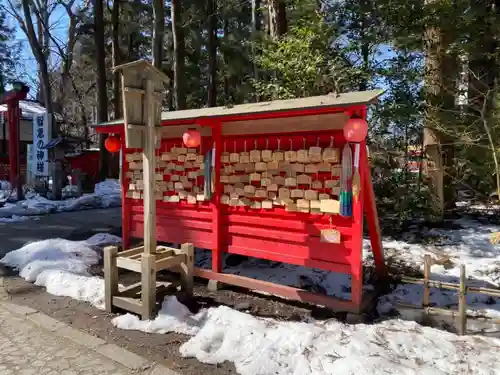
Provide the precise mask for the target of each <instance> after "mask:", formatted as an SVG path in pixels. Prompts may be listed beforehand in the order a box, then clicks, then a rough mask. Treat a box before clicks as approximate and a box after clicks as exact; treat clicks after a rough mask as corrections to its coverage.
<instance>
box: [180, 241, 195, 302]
mask: <svg viewBox="0 0 500 375" xmlns="http://www.w3.org/2000/svg"><path fill="white" fill-rule="evenodd" d="M181 252H182V253H183V254H184V255H185V257H184V262H182V263H181V274H180V275H181V285H182V288H183V289H184V291H185V292H186V293H188V294H193V285H194V282H193V270H194V245H193V244H192V243H184V244H182V245H181Z"/></svg>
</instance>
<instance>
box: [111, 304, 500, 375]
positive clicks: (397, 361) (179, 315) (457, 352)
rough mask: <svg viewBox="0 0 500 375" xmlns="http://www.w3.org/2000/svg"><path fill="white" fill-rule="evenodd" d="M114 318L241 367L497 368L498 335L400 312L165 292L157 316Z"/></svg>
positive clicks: (293, 373)
mask: <svg viewBox="0 0 500 375" xmlns="http://www.w3.org/2000/svg"><path fill="white" fill-rule="evenodd" d="M113 324H115V325H116V326H117V327H118V328H121V329H133V330H141V331H145V332H156V333H166V332H178V333H184V334H187V335H190V336H191V337H190V338H189V340H188V341H187V342H186V343H184V344H183V345H182V346H181V347H180V353H181V355H182V356H184V357H195V358H196V359H198V360H199V361H201V362H204V363H209V364H217V363H222V362H224V361H231V362H234V364H235V366H236V370H237V371H238V373H240V374H241V375H257V374H258V375H274V374H279V375H313V374H314V375H327V374H332V375H333V374H335V375H343V374H370V375H378V374H398V375H401V374H429V375H430V374H433V375H437V374H465V373H474V374H485V375H486V374H500V360H499V359H498V351H499V350H500V340H497V339H491V338H481V337H478V336H468V337H459V336H456V335H453V334H451V333H447V332H443V331H439V330H436V329H433V328H427V327H422V326H420V325H418V324H417V323H414V322H405V321H401V320H397V319H393V320H388V321H384V322H382V323H378V324H372V325H364V324H358V325H349V324H343V323H341V322H339V321H336V320H330V321H326V322H311V323H295V322H294V323H290V322H279V321H276V320H274V319H263V318H256V317H253V316H251V315H249V314H246V313H242V312H239V311H235V310H232V309H230V308H228V307H226V306H220V307H217V308H209V309H205V310H202V311H200V312H199V313H198V314H196V315H192V314H190V313H189V311H188V310H187V308H186V307H185V306H183V305H181V304H180V303H179V302H178V301H177V299H176V298H175V297H167V298H166V299H165V301H164V302H163V306H162V309H161V311H160V314H159V315H158V317H157V318H156V319H155V320H153V321H140V320H139V318H137V317H136V316H134V315H131V314H126V315H122V316H119V317H117V318H115V319H113ZM472 369H473V370H472ZM471 371H472V372H471Z"/></svg>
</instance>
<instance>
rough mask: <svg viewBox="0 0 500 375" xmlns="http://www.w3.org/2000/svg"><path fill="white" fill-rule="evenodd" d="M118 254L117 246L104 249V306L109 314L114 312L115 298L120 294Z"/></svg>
mask: <svg viewBox="0 0 500 375" xmlns="http://www.w3.org/2000/svg"><path fill="white" fill-rule="evenodd" d="M117 254H118V247H116V246H107V247H105V248H104V304H105V308H106V311H107V312H112V311H113V296H115V295H116V294H117V293H118V267H117V266H116V260H117V258H116V255H117Z"/></svg>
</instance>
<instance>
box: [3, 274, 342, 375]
mask: <svg viewBox="0 0 500 375" xmlns="http://www.w3.org/2000/svg"><path fill="white" fill-rule="evenodd" d="M166 277H167V278H168V277H169V276H168V275H167V276H166ZM134 281H136V276H135V275H134V274H131V273H127V274H123V275H121V276H120V282H123V283H124V284H128V283H129V282H130V283H131V282H134ZM4 287H5V289H6V291H7V292H8V293H9V295H10V298H11V300H12V302H13V303H16V304H20V305H25V306H29V307H31V308H33V309H36V310H39V311H41V312H43V313H45V314H47V315H49V316H52V317H53V318H55V319H57V320H60V321H62V322H65V323H67V324H69V325H71V326H72V327H74V328H76V329H79V330H82V331H85V332H88V333H90V334H92V335H94V336H97V337H100V338H102V339H104V340H106V341H108V342H110V343H114V344H116V345H118V346H121V347H124V348H126V349H128V350H130V351H132V352H134V353H137V354H139V355H141V356H144V357H146V358H149V359H151V360H153V361H156V362H159V363H162V364H164V365H166V366H168V367H169V368H171V369H172V370H175V371H178V372H180V373H182V374H186V375H188V374H189V375H198V374H199V375H201V374H203V375H212V374H213V375H216V374H217V375H230V374H237V372H236V370H235V368H234V365H233V364H232V363H229V362H226V363H222V364H219V365H208V364H203V363H200V362H198V361H197V360H196V359H194V358H182V357H181V356H180V354H179V347H180V346H181V345H182V344H183V343H184V342H186V341H187V340H188V339H189V337H188V336H185V335H181V334H176V333H168V334H148V333H144V332H139V331H124V330H121V329H117V328H115V327H114V326H113V325H112V324H111V319H112V318H114V317H115V316H117V315H119V314H109V313H106V312H104V311H101V310H98V309H96V308H94V307H92V306H90V305H89V304H88V303H85V302H79V301H76V300H73V299H71V298H67V297H57V296H53V295H50V294H48V293H46V292H45V291H44V290H43V289H42V288H40V287H37V286H35V285H33V284H31V283H28V282H26V281H24V280H23V279H21V278H19V277H18V276H16V275H12V274H10V275H6V277H5V281H4ZM179 299H180V300H181V301H182V302H183V303H184V304H186V306H187V307H188V308H189V309H190V310H191V311H192V312H193V313H196V312H197V311H198V310H199V309H200V308H203V307H212V306H218V305H227V306H230V307H232V308H235V309H237V310H240V311H246V312H249V313H251V314H253V315H255V316H260V317H273V318H275V319H279V320H287V321H302V320H304V319H306V318H307V317H314V318H315V319H330V318H338V319H343V318H345V315H342V314H334V313H332V312H331V311H329V310H326V309H322V308H318V307H311V306H304V305H301V304H298V303H293V302H290V301H286V302H285V301H281V300H279V299H275V298H272V297H264V296H259V295H257V294H252V293H250V292H245V291H242V290H236V289H235V290H232V289H231V290H230V289H223V290H219V291H218V292H217V293H211V292H209V291H208V290H207V288H206V281H205V282H204V281H203V280H197V283H196V285H195V293H194V297H193V298H190V299H185V298H183V297H182V296H179ZM121 313H123V311H122V312H121Z"/></svg>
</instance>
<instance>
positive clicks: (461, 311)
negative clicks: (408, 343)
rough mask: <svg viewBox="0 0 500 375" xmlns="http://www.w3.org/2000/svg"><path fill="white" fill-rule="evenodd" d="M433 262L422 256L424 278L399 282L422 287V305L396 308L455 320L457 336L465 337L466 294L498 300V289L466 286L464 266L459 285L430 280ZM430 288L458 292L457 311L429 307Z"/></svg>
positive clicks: (499, 294)
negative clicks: (419, 311) (481, 295)
mask: <svg viewBox="0 0 500 375" xmlns="http://www.w3.org/2000/svg"><path fill="white" fill-rule="evenodd" d="M434 263H435V262H434V261H433V260H432V258H431V256H430V255H428V254H427V255H425V256H424V277H423V278H415V277H406V276H403V277H402V278H401V281H402V282H403V283H405V284H416V285H423V286H424V295H423V300H422V305H421V306H417V305H411V304H406V303H398V304H397V306H398V307H402V308H406V309H419V310H420V309H423V310H424V312H425V313H426V314H427V315H431V314H433V315H439V314H442V315H447V316H452V317H454V318H455V324H456V329H457V332H458V334H459V335H465V334H466V332H467V299H466V297H467V293H479V294H484V295H488V296H491V297H498V298H500V289H490V288H480V287H473V286H467V277H466V273H465V265H463V264H462V265H461V266H460V283H449V282H443V281H435V280H430V275H431V266H432V265H433V264H434ZM431 288H439V289H448V290H455V291H457V292H458V311H457V310H451V309H444V308H439V307H432V306H430V294H431ZM494 323H498V324H500V320H498V321H497V320H495V321H494Z"/></svg>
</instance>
